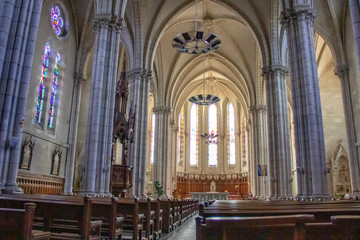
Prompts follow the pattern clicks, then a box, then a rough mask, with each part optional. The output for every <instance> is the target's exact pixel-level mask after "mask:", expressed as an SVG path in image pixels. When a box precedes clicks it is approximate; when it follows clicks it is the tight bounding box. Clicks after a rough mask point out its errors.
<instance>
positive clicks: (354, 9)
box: [349, 0, 360, 63]
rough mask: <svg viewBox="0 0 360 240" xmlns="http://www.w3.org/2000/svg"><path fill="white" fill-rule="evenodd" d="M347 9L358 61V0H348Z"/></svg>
mask: <svg viewBox="0 0 360 240" xmlns="http://www.w3.org/2000/svg"><path fill="white" fill-rule="evenodd" d="M349 9H350V16H351V22H352V27H353V31H354V38H355V43H356V47H357V55H358V59H359V63H360V4H359V0H349Z"/></svg>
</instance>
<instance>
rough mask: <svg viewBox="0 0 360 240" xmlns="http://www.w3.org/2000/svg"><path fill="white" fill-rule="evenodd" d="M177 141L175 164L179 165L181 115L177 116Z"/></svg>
mask: <svg viewBox="0 0 360 240" xmlns="http://www.w3.org/2000/svg"><path fill="white" fill-rule="evenodd" d="M178 129H179V131H178V139H177V162H178V163H180V161H181V152H180V150H181V149H180V147H181V113H180V114H179V123H178Z"/></svg>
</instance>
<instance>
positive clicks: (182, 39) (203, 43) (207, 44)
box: [172, 0, 221, 54]
mask: <svg viewBox="0 0 360 240" xmlns="http://www.w3.org/2000/svg"><path fill="white" fill-rule="evenodd" d="M208 29H209V28H208ZM204 35H206V34H204V32H203V31H198V22H197V0H196V1H195V31H190V32H185V33H180V34H178V35H176V36H175V37H174V39H173V41H172V46H173V47H174V48H175V49H176V50H178V51H179V52H181V53H188V54H203V53H210V52H213V51H215V50H216V49H218V48H219V46H220V44H221V40H220V38H219V37H218V36H216V35H215V34H214V33H210V34H209V35H208V36H204Z"/></svg>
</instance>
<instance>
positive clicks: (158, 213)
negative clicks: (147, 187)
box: [151, 199, 163, 239]
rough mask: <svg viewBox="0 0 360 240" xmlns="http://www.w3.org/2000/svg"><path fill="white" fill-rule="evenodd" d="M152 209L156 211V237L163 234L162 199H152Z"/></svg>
mask: <svg viewBox="0 0 360 240" xmlns="http://www.w3.org/2000/svg"><path fill="white" fill-rule="evenodd" d="M151 210H152V211H154V239H158V238H160V237H161V235H162V221H163V220H162V219H163V210H162V209H161V207H160V199H152V200H151Z"/></svg>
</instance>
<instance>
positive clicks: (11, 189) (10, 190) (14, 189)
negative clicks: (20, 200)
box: [2, 185, 24, 194]
mask: <svg viewBox="0 0 360 240" xmlns="http://www.w3.org/2000/svg"><path fill="white" fill-rule="evenodd" d="M2 192H3V193H6V194H24V191H23V190H22V189H21V188H20V187H19V186H17V185H12V186H5V188H4V189H3V190H2Z"/></svg>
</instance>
